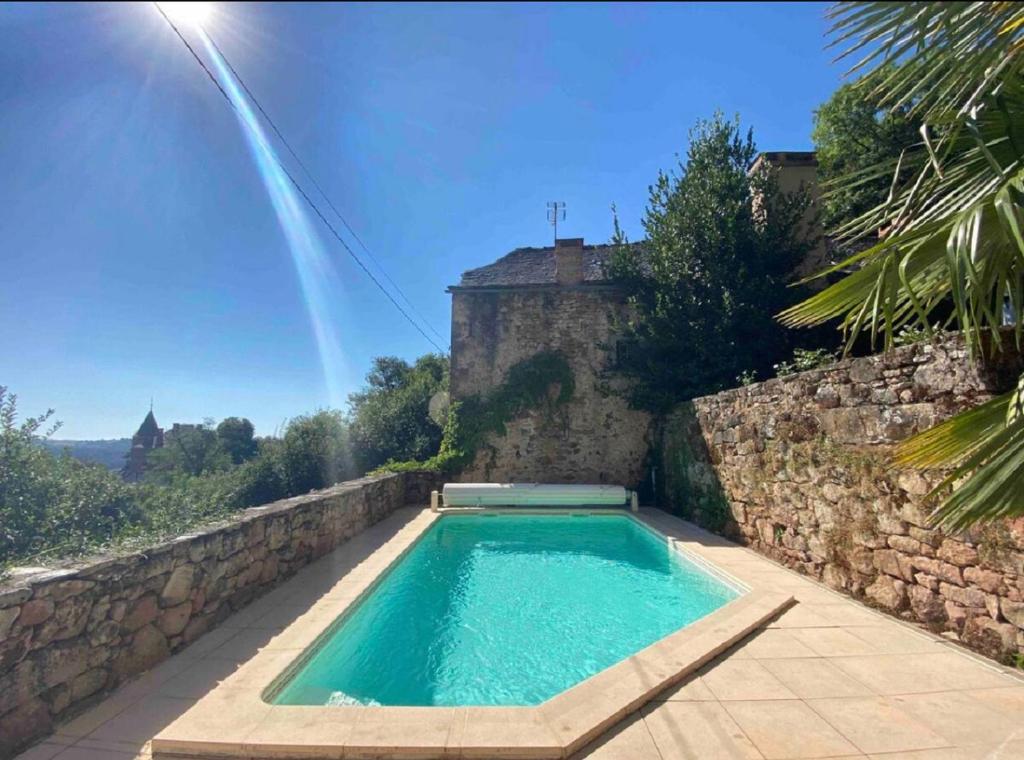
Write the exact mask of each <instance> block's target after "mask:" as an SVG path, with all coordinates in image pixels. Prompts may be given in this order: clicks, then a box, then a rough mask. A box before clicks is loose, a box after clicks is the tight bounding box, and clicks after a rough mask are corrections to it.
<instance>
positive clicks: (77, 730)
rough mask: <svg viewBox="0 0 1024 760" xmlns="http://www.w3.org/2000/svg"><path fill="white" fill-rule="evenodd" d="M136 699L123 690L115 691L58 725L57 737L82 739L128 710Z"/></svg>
mask: <svg viewBox="0 0 1024 760" xmlns="http://www.w3.org/2000/svg"><path fill="white" fill-rule="evenodd" d="M134 701H135V700H133V699H130V698H126V697H125V695H124V694H123V692H121V691H118V692H115V693H114V694H113V695H111V696H109V697H107V698H106V699H105V700H103V701H102V702H100V703H99V704H98V705H96V706H95V707H93V708H91V709H89V710H86V711H85V712H84V713H82V714H81V715H79V716H78V717H76V718H74V719H72V720H70V721H68V722H67V723H64V724H62V725H59V726H57V729H56V731H55V734H56V737H57V739H60V738H62V737H70V738H74V739H80V738H81V737H83V736H87V735H89V734H90V733H92V732H93V731H95V730H96V729H97V728H99V727H100V726H102V725H103V724H104V723H106V722H108V721H110V720H113V719H114V718H115V717H117V716H118V715H120V714H121V713H122V712H124V711H125V710H127V709H128V708H129V707H131V706H132V704H134Z"/></svg>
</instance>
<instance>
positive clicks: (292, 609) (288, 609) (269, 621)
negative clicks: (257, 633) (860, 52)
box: [250, 604, 310, 631]
mask: <svg viewBox="0 0 1024 760" xmlns="http://www.w3.org/2000/svg"><path fill="white" fill-rule="evenodd" d="M309 607H310V605H305V604H301V605H282V606H280V607H277V608H275V609H271V610H268V611H267V612H266V613H264V614H263V615H261V616H260V617H259V618H257V619H256V621H255V622H254V623H253V624H252V625H251V626H250V628H264V629H269V630H274V631H281V630H284V629H285V628H287V627H288V626H290V625H291V624H292V623H294V622H295V621H296V620H298V619H299V618H300V617H301V616H302V615H304V614H305V613H306V612H308V611H309Z"/></svg>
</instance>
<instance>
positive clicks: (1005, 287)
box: [780, 2, 1024, 530]
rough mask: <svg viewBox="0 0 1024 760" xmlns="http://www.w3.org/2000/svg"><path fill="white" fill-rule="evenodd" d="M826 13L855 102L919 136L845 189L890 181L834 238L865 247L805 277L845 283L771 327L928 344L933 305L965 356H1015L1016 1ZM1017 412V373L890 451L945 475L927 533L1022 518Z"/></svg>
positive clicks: (1019, 157)
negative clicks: (959, 337) (863, 99)
mask: <svg viewBox="0 0 1024 760" xmlns="http://www.w3.org/2000/svg"><path fill="white" fill-rule="evenodd" d="M829 16H830V18H831V19H832V22H833V26H832V30H831V34H832V36H833V41H832V43H831V45H832V46H836V47H838V48H840V49H841V52H840V55H839V57H840V58H844V59H848V60H856V63H855V64H854V65H853V67H852V69H851V71H852V72H856V73H857V74H861V75H863V76H862V79H861V80H860V83H861V86H863V87H864V88H865V95H866V96H869V97H872V98H874V99H876V101H877V102H878V103H879V105H880V106H881V107H883V108H896V107H907V106H910V107H911V109H912V112H913V113H914V114H916V115H918V116H919V117H920V119H921V120H922V122H923V126H922V128H921V142H920V144H919V145H918V146H915V147H914V148H911V149H908V150H907V151H904V153H903V155H901V156H900V157H899V159H898V161H893V162H892V163H891V164H889V165H880V166H877V167H873V168H872V169H869V170H866V171H863V172H860V173H859V175H857V176H853V177H848V178H846V179H845V181H847V182H860V181H865V180H866V179H869V178H876V177H878V176H879V174H880V173H883V172H885V173H887V174H888V175H891V176H892V177H893V184H892V189H891V191H890V193H889V197H888V199H887V200H886V201H885V202H884V203H882V204H881V205H879V206H878V207H876V208H874V209H872V210H871V211H869V212H867V213H865V214H863V215H862V216H860V217H859V218H857V219H854V220H851V221H850V222H848V223H846V224H844V225H843V226H842V227H840V228H839V229H838V230H837V231H836V234H837V236H838V237H839V238H840V239H844V240H848V241H855V240H858V239H873V238H877V239H878V240H877V242H876V243H875V244H873V245H871V246H870V247H868V248H867V249H865V250H863V251H861V252H860V253H857V254H856V255H854V256H852V257H850V258H848V259H847V260H845V261H843V262H840V263H839V264H838V265H836V266H835V267H833V268H831V269H830V270H827V271H826V272H823V273H821V274H819V275H817V276H819V277H820V276H824V275H827V274H835V273H845V274H844V276H843V277H842V278H841V279H839V280H838V281H837V282H835V283H834V284H832V285H830V286H829V287H827V288H825V289H824V290H822V291H820V292H819V293H817V294H816V295H814V296H813V297H811V298H809V299H807V300H806V301H803V302H802V303H799V304H797V305H796V306H793V307H791V308H790V309H787V310H786V311H784V312H783V313H782V314H781V315H780V318H781V320H782V321H783V322H784V323H785V324H787V325H790V326H794V327H796V326H809V325H816V324H820V323H822V322H825V321H828V320H831V319H834V318H839V320H840V326H841V329H842V330H843V333H844V336H845V338H846V340H847V344H846V350H847V351H849V349H850V347H851V345H852V344H853V341H854V340H856V339H857V338H858V337H859V336H861V335H864V334H867V335H869V336H870V339H871V341H872V344H873V345H875V344H877V342H878V341H880V342H881V343H882V346H883V347H884V348H886V349H888V348H890V347H892V346H893V340H894V337H895V336H896V334H897V333H898V331H899V330H901V329H902V328H905V327H916V328H920V329H923V330H924V331H926V333H928V334H929V335H931V334H932V333H933V329H934V328H933V327H932V326H931V321H932V319H934V318H935V314H936V311H937V310H938V308H939V307H940V305H948V304H950V303H951V304H952V315H951V316H950V317H949V320H948V321H947V322H946V323H945V324H944V325H942V326H943V327H956V328H959V329H960V330H962V331H963V334H964V337H965V339H966V342H967V346H968V349H969V350H970V352H971V354H972V356H975V357H978V356H981V355H992V354H996V353H998V352H1001V351H1006V350H1018V351H1019V350H1020V349H1021V341H1022V323H1024V77H1022V74H1024V4H1019V3H1015V2H989V3H985V2H974V3H969V2H953V3H947V2H926V3H891V2H853V3H842V4H839V5H836V6H833V8H832V9H831V10H830V11H829ZM908 175H909V176H910V180H909V181H903V182H899V181H897V179H896V178H897V177H906V176H908ZM944 308H945V307H944ZM1007 312H1009V314H1007ZM1008 324H1012V325H1013V326H1012V329H1011V328H1009V327H1008V326H1007V325H1008ZM1022 403H1024V376H1022V377H1021V379H1020V381H1019V382H1018V385H1017V389H1016V390H1015V391H1013V392H1011V393H1008V394H1006V395H1004V396H999V397H998V398H994V399H992V400H991V401H988V402H987V403H984V404H982V405H981V406H979V407H977V408H975V409H972V410H969V411H967V412H964V413H962V414H960V415H957V416H955V417H953V418H951V419H949V420H947V421H946V422H943V423H941V424H939V425H937V426H936V427H934V428H932V429H930V430H927V431H925V432H923V433H920V434H918V435H916V436H914V437H912V438H910V439H908V440H906V441H904V442H903V443H902V444H901V445H900V447H899V448H898V449H897V453H896V461H897V463H899V464H903V465H908V466H914V467H922V468H931V467H946V468H952V469H951V470H950V472H949V476H948V477H947V478H946V479H945V480H943V481H942V483H941V484H940V485H939V486H938V487H937V488H936V489H935V491H933V492H932V496H933V497H937V496H945V497H946V498H944V500H943V501H942V503H941V504H940V506H939V507H938V509H937V510H936V513H935V518H936V520H937V522H938V523H939V524H941V525H944V526H946V527H948V528H951V529H954V530H955V529H962V528H964V527H967V526H969V525H971V524H974V523H976V522H979V521H983V520H994V519H998V518H1003V517H1010V516H1020V515H1024V411H1022ZM954 483H959V485H958V487H956V488H954V489H952V491H950V490H948V489H949V487H951V486H952V485H953V484H954Z"/></svg>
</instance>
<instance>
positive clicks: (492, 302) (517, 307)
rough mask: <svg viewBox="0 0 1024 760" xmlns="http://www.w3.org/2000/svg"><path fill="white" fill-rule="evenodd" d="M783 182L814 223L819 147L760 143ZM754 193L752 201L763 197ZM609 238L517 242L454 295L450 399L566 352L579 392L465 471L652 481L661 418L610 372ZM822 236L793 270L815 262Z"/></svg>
mask: <svg viewBox="0 0 1024 760" xmlns="http://www.w3.org/2000/svg"><path fill="white" fill-rule="evenodd" d="M765 163H767V164H768V165H770V166H771V167H772V168H773V169H774V170H775V171H777V172H778V180H779V185H780V187H781V189H782V190H783V191H785V192H794V191H796V190H798V189H800V188H801V187H804V188H805V189H806V190H807V191H808V192H809V193H810V195H811V199H812V209H811V210H809V211H808V217H807V223H808V224H813V223H814V220H815V219H816V204H817V201H818V198H819V193H818V188H817V182H816V168H817V161H816V159H815V157H814V154H813V153H806V152H802V153H801V152H785V153H781V152H779V153H764V154H761V156H759V157H758V159H757V161H756V162H755V163H754V165H753V166H752V167H751V170H750V171H751V172H754V171H756V170H757V169H758V168H759V167H761V166H763V165H764V164H765ZM755 203H756V199H755ZM612 250H613V248H612V246H608V245H584V242H583V240H582V239H579V238H572V239H564V240H557V241H556V242H555V245H554V247H547V248H518V249H516V250H514V251H512V252H511V253H509V254H507V255H505V256H503V257H502V258H500V259H498V260H497V261H495V262H494V263H492V264H488V265H487V266H483V267H480V268H478V269H472V270H470V271H468V272H465V273H464V274H463V275H462V278H461V281H460V282H459V284H458V285H453V286H451V287H450V288H449V289H448V292H449V293H451V295H452V346H451V398H452V400H453V401H459V400H462V399H466V398H468V397H470V396H474V395H481V396H485V395H486V394H487V393H488V392H490V391H492V390H493V389H495V388H496V387H498V386H499V385H501V383H502V382H503V381H504V380H505V378H506V376H507V373H508V371H509V369H510V368H511V367H512V366H513V365H515V364H516V363H517V362H520V361H523V360H525V359H528V358H530V357H531V356H535V355H537V354H538V353H540V352H542V351H558V352H560V353H561V354H562V355H563V356H565V358H566V359H567V360H568V362H569V364H570V366H571V368H572V370H573V373H574V377H575V382H576V389H575V393H574V396H573V398H572V400H571V401H570V402H569V403H567V404H565V405H564V406H562V407H558V408H556V409H555V410H554V411H552V410H551V409H544V410H535V411H531V412H528V413H526V415H525V416H523V417H522V418H521V419H517V420H514V421H512V422H511V423H510V424H508V425H507V426H506V433H505V435H503V436H497V435H492V436H491V437H490V438H489V439H488V441H487V445H485V446H483V447H481V449H480V450H479V451H478V452H477V455H476V459H475V461H474V463H473V464H472V466H470V467H469V468H467V469H466V470H464V471H463V473H462V475H461V479H462V480H463V481H467V482H473V481H499V482H500V481H536V482H548V483H615V484H622V485H625V486H630V487H636V486H639V485H640V484H641V482H644V483H647V482H649V478H650V476H651V473H650V465H649V462H650V451H651V446H652V441H653V439H652V435H653V427H654V424H653V423H654V420H653V419H652V417H651V416H650V415H649V414H647V413H645V412H643V411H639V410H636V409H631V408H630V406H629V404H628V402H627V401H626V400H625V398H623V394H622V393H621V392H620V391H621V390H623V385H622V384H623V383H625V382H627V381H626V380H625V378H622V377H621V376H616V374H615V373H613V372H612V366H613V364H614V359H615V354H614V352H615V351H616V350H617V348H618V346H617V343H618V335H617V328H616V324H618V323H619V321H620V320H621V318H622V317H624V316H625V315H626V311H625V310H626V308H627V305H626V299H625V295H624V294H623V293H622V291H621V290H619V289H618V288H617V287H616V286H615V285H614V284H613V283H612V282H611V281H610V280H609V279H608V277H607V276H606V274H605V265H606V264H607V263H608V260H609V257H610V256H611V254H612ZM824 260H825V247H824V245H820V246H818V247H817V248H816V249H815V250H814V251H812V252H811V254H810V255H809V256H808V259H807V261H806V263H805V264H804V265H803V266H801V267H800V268H799V269H798V270H797V272H798V273H801V274H802V273H806V272H807V271H809V270H811V269H817V268H819V267H820V265H821V264H822V263H823V262H824Z"/></svg>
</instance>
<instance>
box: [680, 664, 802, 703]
mask: <svg viewBox="0 0 1024 760" xmlns="http://www.w3.org/2000/svg"><path fill="white" fill-rule="evenodd" d="M700 675H701V679H702V680H703V681H704V684H705V686H707V687H708V688H709V689H710V690H711V693H712V694H714V695H715V696H716V697H717V698H718V699H719V700H722V701H726V700H755V699H794V698H795V697H796V695H795V694H794V693H793V692H792V691H790V690H789V689H787V688H786V687H785V686H784V685H783V684H782V682H781V681H780V680H779V679H777V678H776V677H775V676H773V675H772V674H771V673H769V672H768V670H767V669H765V667H764V666H763V665H761V663H759V662H757V661H756V660H723V661H721V662H716V663H715V664H714V665H713V666H711V667H710V668H709V669H708V670H707V671H706V672H702V673H701V674H700Z"/></svg>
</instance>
